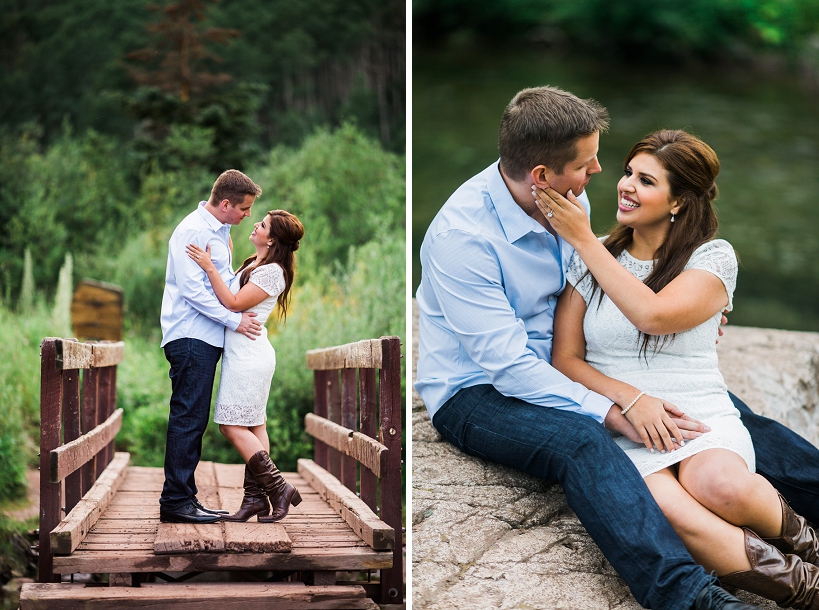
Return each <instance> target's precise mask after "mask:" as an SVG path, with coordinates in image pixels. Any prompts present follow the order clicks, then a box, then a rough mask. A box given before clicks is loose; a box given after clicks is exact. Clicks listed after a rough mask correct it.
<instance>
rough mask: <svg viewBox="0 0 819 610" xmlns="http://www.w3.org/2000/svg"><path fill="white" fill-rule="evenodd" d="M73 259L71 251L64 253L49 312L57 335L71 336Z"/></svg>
mask: <svg viewBox="0 0 819 610" xmlns="http://www.w3.org/2000/svg"><path fill="white" fill-rule="evenodd" d="M73 275H74V261H73V259H72V257H71V253H70V252H67V253H66V255H65V262H64V263H63V266H62V267H60V276H59V279H58V280H57V292H56V294H55V295H54V310H53V312H52V314H51V317H52V320H53V322H54V332H55V333H56V334H57V336H58V337H70V336H71V334H72V333H71V297H72V295H73V292H74V280H73Z"/></svg>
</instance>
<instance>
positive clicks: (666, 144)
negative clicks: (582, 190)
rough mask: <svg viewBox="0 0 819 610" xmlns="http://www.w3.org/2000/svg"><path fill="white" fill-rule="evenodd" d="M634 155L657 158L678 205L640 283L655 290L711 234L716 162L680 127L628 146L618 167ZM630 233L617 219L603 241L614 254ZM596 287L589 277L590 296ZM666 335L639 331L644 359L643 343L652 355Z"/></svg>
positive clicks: (710, 152) (623, 246)
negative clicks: (651, 262) (652, 260)
mask: <svg viewBox="0 0 819 610" xmlns="http://www.w3.org/2000/svg"><path fill="white" fill-rule="evenodd" d="M639 154H647V155H651V156H652V157H654V158H655V159H657V161H658V162H659V163H660V165H661V166H662V167H663V169H665V172H666V178H667V179H668V184H669V186H670V187H671V197H672V199H676V200H677V203H678V204H679V205H680V210H679V212H678V213H677V214H676V216H675V217H674V222H673V223H671V216H669V218H668V220H669V223H670V229H669V231H668V235H667V237H666V239H665V241H664V242H663V244H662V245H661V246H660V247H659V248H658V249H657V251H656V252H655V253H654V259H655V260H654V268H653V269H652V271H651V273H650V274H649V275H648V277H647V278H646V279H645V281H644V284H645V285H646V286H648V287H649V288H651V289H652V290H653V291H654V292H655V293H657V292H660V290H662V289H663V288H665V287H666V286H667V285H668V284H669V282H671V280H673V279H674V278H675V277H677V276H678V275H679V274H680V273H682V272H683V270H684V269H685V265H686V263H687V262H688V261H689V259H690V258H691V255H692V254H693V253H694V250H696V249H697V248H699V247H700V246H701V245H702V244H704V243H705V242H708V241H711V240H712V239H714V237H715V236H716V234H717V229H718V226H719V223H718V221H717V212H716V209H715V208H714V199H715V198H716V197H717V194H718V192H719V191H718V189H717V185H716V183H715V182H714V180H716V178H717V175H718V174H719V170H720V166H719V159H718V158H717V154H716V153H715V152H714V151H713V150H712V149H711V147H710V146H708V144H706V143H705V142H703V141H702V140H700V139H699V138H697V137H696V136H692V135H691V134H689V133H686V132H684V131H680V130H662V131H656V132H654V133H651V134H649V135H647V136H646V137H645V138H643V139H642V140H640V141H639V142H637V144H635V145H634V147H633V148H632V149H631V151H630V152H629V154H628V156H627V157H626V160H625V161H624V162H623V169H624V170H625V168H626V167H627V166H628V164H629V163H630V162H631V160H632V159H633V158H634V157H635V156H637V155H639ZM633 234H634V230H633V229H632V228H631V227H627V226H625V225H621V224H619V223H618V224H616V225H615V226H614V227H613V228H612V229H611V231H610V232H609V236H608V237H607V238H606V240H605V241H604V242H603V245H604V246H606V249H607V250H608V251H609V252H610V253H611V255H612V256H613V257H614V258H617V257H618V256H620V254H621V253H622V252H623V250H625V249H626V248H628V246H629V245H631V242H632V239H633ZM599 288H600V285H599V283H598V282H597V280H596V279H595V278H594V276H592V295H594V293H595V292H596V291H597V290H598V289H599ZM602 298H603V295H602V291H601V294H600V299H601V300H602ZM598 306H599V304H598ZM669 337H670V338H671V339H672V340H673V338H674V335H670V336H669V335H665V336H663V337H662V339H661V338H660V337H658V336H654V337H652V336H650V335H646V334H644V333H642V332H641V333H640V338H641V340H642V341H641V342H642V345H641V347H640V352H641V353H642V354H643V355H644V357H645V354H646V353H647V351H648V346H649V343H650V342H652V341H653V351H654V353H657V352H658V351H659V350H661V349H662V347H663V345H665V342H666V340H667V339H668V338H669Z"/></svg>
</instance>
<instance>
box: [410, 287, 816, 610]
mask: <svg viewBox="0 0 819 610" xmlns="http://www.w3.org/2000/svg"><path fill="white" fill-rule="evenodd" d="M412 335H413V353H412V365H413V371H412V378H413V379H415V364H416V362H417V358H418V344H417V337H418V312H417V308H416V305H415V303H414V302H413V333H412ZM718 351H719V356H720V369H721V370H722V372H723V375H724V377H725V380H726V382H727V384H728V387H729V388H730V389H731V390H733V391H734V392H735V393H736V394H737V395H738V396H740V397H741V398H742V399H743V400H745V402H746V403H747V404H748V405H749V406H750V407H751V408H752V409H753V410H754V411H756V412H758V413H762V414H764V415H767V416H768V417H771V418H773V419H776V420H778V421H781V422H783V423H785V424H786V425H788V426H790V427H791V428H792V429H794V430H796V431H797V432H799V433H800V434H801V435H802V436H804V437H805V438H807V439H808V440H810V441H811V442H812V443H814V444H819V408H817V405H819V390H818V389H817V381H819V334H816V333H802V332H789V331H780V330H767V329H758V328H740V327H731V326H728V327H726V328H725V336H724V337H723V338H722V339H721V340H720V343H719V346H718ZM738 596H740V597H741V598H742V599H743V600H745V601H747V602H749V603H753V604H756V605H758V606H759V607H761V608H766V609H767V608H770V609H774V608H776V607H777V606H776V605H775V604H774V603H773V602H769V601H766V600H763V599H761V598H758V597H756V596H753V595H750V594H746V593H744V592H739V593H738ZM412 604H413V605H412V607H413V609H414V610H421V609H425V610H443V609H464V610H467V609H468V610H483V609H486V610H489V609H496V608H503V609H505V608H544V609H545V608H549V609H565V610H569V609H571V610H574V609H580V608H583V609H587V610H597V609H600V610H603V609H606V610H611V609H615V608H616V609H617V610H631V609H635V610H636V609H638V608H640V605H639V604H638V603H637V602H636V601H635V599H634V598H633V597H632V595H631V593H630V592H629V590H628V587H627V586H626V584H625V582H624V581H623V580H622V579H621V578H620V577H619V576H618V575H617V573H616V572H615V571H614V569H613V568H612V567H611V565H609V563H608V561H606V559H605V558H604V557H603V555H602V553H601V552H600V550H599V549H598V548H597V546H596V545H595V544H594V542H593V541H592V540H591V538H590V537H589V535H588V534H587V533H586V531H585V529H584V528H583V526H582V525H581V524H580V522H579V521H578V520H577V517H576V516H575V515H574V513H573V512H572V511H571V509H570V508H569V507H568V505H567V504H566V500H565V496H564V494H563V491H562V489H561V488H560V486H559V485H556V484H551V483H547V482H545V481H541V480H539V479H535V478H532V477H529V476H527V475H524V474H521V473H519V472H517V471H515V470H511V469H509V468H505V467H503V466H499V465H497V464H492V463H489V462H485V461H483V460H479V459H477V458H473V457H470V456H467V455H465V454H464V453H461V452H460V451H458V450H457V449H455V448H454V447H452V446H451V445H449V444H448V443H445V442H443V440H442V439H441V437H440V435H439V434H438V432H437V431H436V430H435V429H434V428H433V427H432V424H431V423H430V421H429V417H428V416H427V413H426V410H425V408H424V404H423V401H422V400H421V398H420V397H419V396H418V394H417V393H416V392H415V390H414V389H413V391H412Z"/></svg>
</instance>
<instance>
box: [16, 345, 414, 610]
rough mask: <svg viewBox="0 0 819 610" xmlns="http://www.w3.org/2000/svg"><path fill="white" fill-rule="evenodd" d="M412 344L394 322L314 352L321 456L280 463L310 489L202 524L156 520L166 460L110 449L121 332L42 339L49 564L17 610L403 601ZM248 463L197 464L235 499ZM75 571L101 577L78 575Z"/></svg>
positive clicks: (45, 560)
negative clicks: (269, 518) (155, 463)
mask: <svg viewBox="0 0 819 610" xmlns="http://www.w3.org/2000/svg"><path fill="white" fill-rule="evenodd" d="M400 347H401V344H400V340H399V339H398V338H397V337H382V338H381V339H372V340H366V341H360V342H358V343H352V344H347V345H343V346H338V347H332V348H325V349H319V350H313V351H310V352H308V353H307V366H308V368H309V369H312V370H314V379H315V413H311V414H308V416H307V417H306V421H305V426H306V430H307V432H308V433H309V434H311V435H312V436H314V437H315V439H316V440H315V455H314V457H315V461H314V460H308V459H301V460H299V461H298V472H297V473H283V474H284V476H285V478H286V479H287V480H288V481H289V482H290V483H292V484H293V485H295V486H296V487H297V488H298V490H299V492H300V493H301V495H302V498H303V501H302V503H301V504H299V506H296V507H291V509H290V514H289V515H288V516H287V517H286V518H285V519H284V520H283V521H281V522H279V523H276V524H265V523H257V522H256V521H249V522H247V523H229V522H220V523H214V524H206V525H194V524H171V523H160V522H159V502H158V500H159V495H160V492H161V490H162V485H163V482H164V474H163V470H162V469H161V468H145V467H137V466H131V465H129V454H127V453H115V452H114V450H113V445H114V439H115V436H116V434H117V432H118V430H119V429H120V427H121V423H122V410H121V409H114V407H115V405H116V368H117V364H118V363H119V362H121V360H122V358H123V352H124V349H123V348H124V346H123V343H122V342H116V343H80V342H77V341H75V340H69V339H52V338H48V339H45V340H44V341H43V343H42V346H41V349H42V353H41V366H42V378H41V439H40V470H41V489H40V498H41V500H40V501H41V506H40V541H39V553H40V576H39V582H38V583H34V584H27V585H24V587H23V590H22V592H21V597H20V608H21V610H30V609H35V608H36V609H50V608H59V609H61V610H62V609H69V610H70V609H74V608H77V609H79V608H83V609H93V608H110V607H114V606H117V607H119V608H165V607H171V606H175V605H178V604H180V603H184V604H185V608H192V609H193V608H195V609H200V608H201V609H205V608H214V607H217V606H218V608H219V609H220V610H233V609H237V610H239V609H241V610H247V608H250V607H265V608H288V609H299V608H310V609H316V610H321V609H325V608H327V609H330V608H332V609H344V608H349V609H376V608H378V607H379V606H378V605H377V604H380V605H381V607H382V608H383V607H385V606H386V607H400V606H399V605H400V604H402V601H403V599H404V578H403V569H402V566H403V554H402V551H403V549H402V518H401V493H402V492H401V463H402V462H401V412H402V401H401V384H400V377H401V375H400V358H401V353H400ZM376 438H378V440H376ZM243 473H244V465H243V464H218V463H213V462H202V463H200V465H199V468H198V469H197V471H196V482H197V486H198V487H199V494H198V497H199V499H200V500H201V501H202V503H203V504H205V505H206V506H210V507H215V508H225V509H228V510H230V511H231V512H233V511H235V510H236V509H237V508H238V506H239V504H240V502H241V498H242V481H243ZM79 574H82V575H88V574H91V575H99V576H96V577H95V578H93V579H92V581H93V582H87V583H75V582H74V580H75V578H74V576H75V575H79ZM106 576H107V578H106ZM86 580H88V579H87V577H86ZM106 580H107V582H106ZM248 604H250V605H248ZM393 605H395V606H393Z"/></svg>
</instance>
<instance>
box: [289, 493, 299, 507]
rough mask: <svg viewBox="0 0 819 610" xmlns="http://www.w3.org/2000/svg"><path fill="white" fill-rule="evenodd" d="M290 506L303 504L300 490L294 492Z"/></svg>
mask: <svg viewBox="0 0 819 610" xmlns="http://www.w3.org/2000/svg"><path fill="white" fill-rule="evenodd" d="M290 504H292V505H293V506H298V505H299V504H301V494H300V493H299V490H298V489H297V490H295V491H294V492H293V495H292V496H291V497H290Z"/></svg>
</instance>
